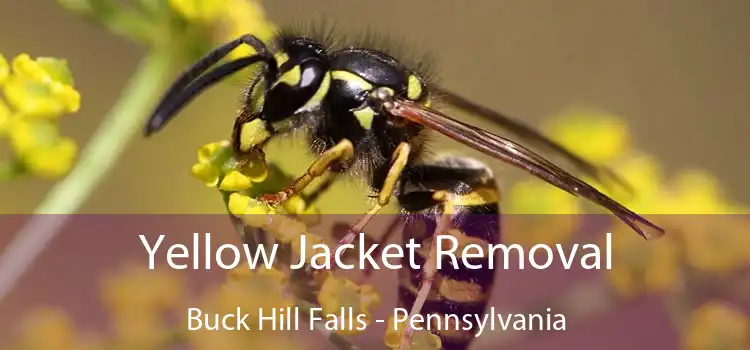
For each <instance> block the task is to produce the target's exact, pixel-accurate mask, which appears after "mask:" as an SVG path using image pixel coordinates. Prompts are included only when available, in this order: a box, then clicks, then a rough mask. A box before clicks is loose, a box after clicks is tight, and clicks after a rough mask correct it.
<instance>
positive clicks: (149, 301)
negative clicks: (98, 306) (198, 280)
mask: <svg viewBox="0 0 750 350" xmlns="http://www.w3.org/2000/svg"><path fill="white" fill-rule="evenodd" d="M102 293H103V298H104V300H105V302H106V304H107V306H108V307H109V309H110V311H112V312H113V313H114V314H123V315H125V314H132V313H140V312H141V311H149V312H151V313H154V314H155V313H158V312H159V311H161V310H168V309H170V308H172V307H175V306H177V305H178V304H179V303H180V301H181V300H182V299H183V288H182V281H181V280H180V278H179V277H178V276H177V275H175V274H174V273H172V271H171V270H169V268H168V267H165V268H163V269H156V270H147V269H145V268H142V267H135V266H126V267H124V268H122V269H121V270H118V271H117V272H116V273H115V274H113V275H111V276H107V277H106V278H105V279H104V280H103V281H102ZM143 316H145V315H143Z"/></svg>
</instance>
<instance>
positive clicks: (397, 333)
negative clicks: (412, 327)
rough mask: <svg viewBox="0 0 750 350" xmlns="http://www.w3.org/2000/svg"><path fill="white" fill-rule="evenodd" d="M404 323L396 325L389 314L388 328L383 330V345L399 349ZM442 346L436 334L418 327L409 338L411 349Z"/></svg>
mask: <svg viewBox="0 0 750 350" xmlns="http://www.w3.org/2000/svg"><path fill="white" fill-rule="evenodd" d="M404 332H405V325H398V326H397V325H396V322H395V320H394V318H393V316H391V317H390V318H389V319H388V328H387V329H386V331H385V346H387V347H388V348H389V349H401V339H402V338H403V336H404ZM442 348H443V342H442V340H441V339H440V337H438V336H437V335H435V334H433V333H431V332H429V331H426V330H424V329H420V330H417V331H414V334H413V335H412V338H411V349H412V350H440V349H442Z"/></svg>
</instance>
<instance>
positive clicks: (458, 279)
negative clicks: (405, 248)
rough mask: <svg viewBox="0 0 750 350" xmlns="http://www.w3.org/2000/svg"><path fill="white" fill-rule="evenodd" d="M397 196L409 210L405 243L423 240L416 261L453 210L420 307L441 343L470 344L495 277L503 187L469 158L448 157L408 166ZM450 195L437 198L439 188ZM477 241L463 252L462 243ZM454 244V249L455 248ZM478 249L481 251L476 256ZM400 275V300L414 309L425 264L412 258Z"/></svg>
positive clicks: (422, 257)
mask: <svg viewBox="0 0 750 350" xmlns="http://www.w3.org/2000/svg"><path fill="white" fill-rule="evenodd" d="M401 188H402V192H401V195H400V196H399V202H400V204H401V206H402V207H403V208H404V214H403V215H405V216H406V218H405V222H406V225H405V227H404V235H403V237H404V243H406V242H408V241H409V240H410V239H414V240H415V241H416V243H420V247H421V248H420V249H419V250H418V251H417V252H416V254H415V263H416V265H417V266H419V267H423V266H424V265H425V264H426V263H427V257H428V255H429V252H430V248H431V245H432V243H433V240H435V239H438V238H436V237H435V228H436V226H437V223H438V220H441V218H443V215H444V214H451V215H452V225H451V229H450V231H449V232H446V233H443V235H444V237H443V238H439V239H440V240H441V248H442V250H443V251H445V252H447V251H452V254H450V255H445V256H442V257H441V259H440V266H439V269H438V271H437V276H436V277H435V280H434V281H433V285H432V289H431V291H430V294H429V296H428V297H427V300H426V302H425V304H424V306H423V307H422V308H421V310H420V312H419V313H420V314H421V315H423V316H424V317H425V320H426V322H427V324H425V325H424V328H428V327H429V328H430V330H431V331H433V333H435V334H437V335H438V336H440V337H441V339H442V341H443V349H451V350H455V349H466V348H467V347H468V346H469V344H470V343H471V341H472V340H473V339H474V338H475V337H474V336H475V334H476V331H477V330H478V328H479V327H478V326H477V325H476V323H477V321H478V319H477V318H478V317H479V318H484V313H485V310H486V308H487V304H488V301H489V298H490V293H491V291H492V287H493V285H494V282H495V273H494V272H495V271H494V270H492V269H491V266H489V260H490V258H489V254H490V252H489V248H488V247H489V245H490V244H497V243H499V241H500V211H499V204H498V202H499V197H500V196H499V191H498V189H497V187H496V185H495V182H494V180H493V177H492V173H491V171H489V169H487V168H486V167H485V166H484V165H482V164H481V163H479V162H477V161H474V160H471V159H468V158H444V159H442V160H440V161H438V162H436V163H433V164H429V165H420V166H415V167H413V168H410V169H409V170H408V171H407V172H406V174H405V176H404V178H403V183H402V186H401ZM441 192H442V193H446V194H448V196H446V199H444V200H436V199H434V198H435V194H436V193H441ZM468 244H475V245H476V249H474V248H472V249H471V251H470V252H469V253H470V254H471V257H470V258H469V257H466V258H464V257H463V255H462V252H463V249H464V247H465V246H466V245H468ZM454 248H455V249H454ZM479 250H482V251H483V254H481V255H482V256H481V257H476V256H477V255H478V254H477V253H478V252H479ZM404 266H405V268H404V269H402V270H401V275H400V278H399V283H400V285H399V303H400V306H401V307H403V308H405V309H407V310H410V309H411V308H412V305H413V304H414V301H415V299H416V295H417V292H418V290H419V287H420V285H421V282H422V275H423V274H422V269H421V268H420V269H412V268H411V267H410V265H409V264H408V263H406V264H404Z"/></svg>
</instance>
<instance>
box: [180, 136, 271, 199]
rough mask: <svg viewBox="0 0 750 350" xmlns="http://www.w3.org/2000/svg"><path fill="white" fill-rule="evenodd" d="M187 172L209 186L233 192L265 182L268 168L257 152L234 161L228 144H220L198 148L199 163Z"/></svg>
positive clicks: (209, 144)
mask: <svg viewBox="0 0 750 350" xmlns="http://www.w3.org/2000/svg"><path fill="white" fill-rule="evenodd" d="M190 172H191V173H192V174H193V176H194V177H195V178H197V179H198V180H200V181H202V182H204V183H205V184H206V186H208V187H217V185H218V187H219V189H220V190H222V191H229V192H236V191H243V190H247V189H249V188H250V187H252V184H253V183H258V182H262V181H263V180H265V179H266V178H267V176H268V167H267V166H266V164H265V159H264V158H263V155H262V153H260V152H255V153H250V154H248V155H246V156H244V157H243V158H242V159H241V160H237V159H235V157H234V153H233V152H232V148H231V145H230V143H229V142H227V141H222V142H212V143H208V144H205V145H203V146H201V147H200V148H199V149H198V162H197V163H195V164H193V166H192V167H191V168H190ZM219 180H221V183H219Z"/></svg>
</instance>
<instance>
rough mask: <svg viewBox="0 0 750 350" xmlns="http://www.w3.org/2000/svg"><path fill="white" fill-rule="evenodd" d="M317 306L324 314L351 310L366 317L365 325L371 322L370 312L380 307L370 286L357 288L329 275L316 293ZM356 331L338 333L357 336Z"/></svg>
mask: <svg viewBox="0 0 750 350" xmlns="http://www.w3.org/2000/svg"><path fill="white" fill-rule="evenodd" d="M318 304H320V307H321V308H323V313H325V314H339V313H340V310H342V309H345V310H348V308H351V310H352V313H353V314H355V315H366V316H365V318H366V321H365V322H366V323H367V324H368V325H369V323H370V321H371V320H372V317H371V315H372V310H373V309H374V308H375V307H377V306H378V305H380V295H378V292H377V291H376V290H375V288H374V287H373V286H371V285H361V286H358V285H356V284H355V283H354V282H352V281H351V280H349V279H346V278H343V277H337V276H333V275H329V276H328V278H326V279H325V282H323V286H322V287H321V288H320V292H319V293H318ZM359 332H360V331H358V330H356V329H344V330H341V331H339V332H338V333H339V334H342V335H351V334H357V333H359Z"/></svg>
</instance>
